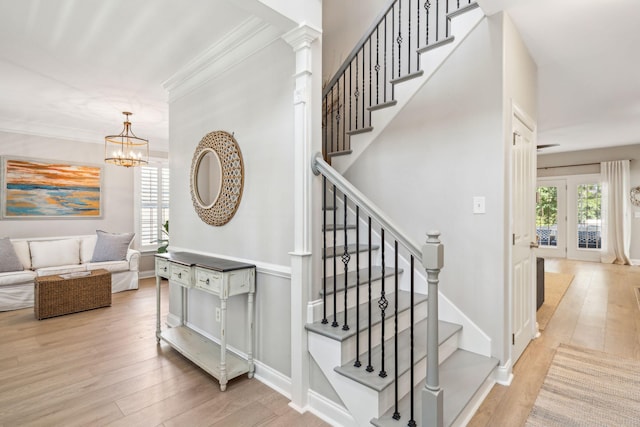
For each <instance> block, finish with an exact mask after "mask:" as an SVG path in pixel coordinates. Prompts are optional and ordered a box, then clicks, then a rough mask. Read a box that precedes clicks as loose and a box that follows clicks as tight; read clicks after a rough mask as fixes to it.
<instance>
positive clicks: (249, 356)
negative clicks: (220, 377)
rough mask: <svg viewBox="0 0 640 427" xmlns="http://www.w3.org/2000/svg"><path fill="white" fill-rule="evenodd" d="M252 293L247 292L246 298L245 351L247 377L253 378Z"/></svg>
mask: <svg viewBox="0 0 640 427" xmlns="http://www.w3.org/2000/svg"><path fill="white" fill-rule="evenodd" d="M253 295H254V292H253V291H251V292H249V295H248V297H247V299H248V307H247V310H249V313H248V317H249V318H248V323H249V351H248V352H247V356H248V359H249V360H248V361H249V378H253V373H254V371H255V366H254V364H253V339H254V327H253Z"/></svg>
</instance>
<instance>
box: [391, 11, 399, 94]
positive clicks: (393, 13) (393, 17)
mask: <svg viewBox="0 0 640 427" xmlns="http://www.w3.org/2000/svg"><path fill="white" fill-rule="evenodd" d="M395 33H396V7H395V5H394V6H393V7H392V8H391V80H393V79H394V77H395V71H394V64H395V63H396V60H395V48H394V46H393V35H394V34H395ZM398 77H400V76H398ZM391 90H393V85H391Z"/></svg>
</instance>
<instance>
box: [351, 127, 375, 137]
mask: <svg viewBox="0 0 640 427" xmlns="http://www.w3.org/2000/svg"><path fill="white" fill-rule="evenodd" d="M372 130H373V127H372V126H367V127H363V128H360V129H351V130H348V131H347V132H346V133H347V135H358V134H359V133H366V132H371V131H372Z"/></svg>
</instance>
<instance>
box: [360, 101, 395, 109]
mask: <svg viewBox="0 0 640 427" xmlns="http://www.w3.org/2000/svg"><path fill="white" fill-rule="evenodd" d="M397 103H398V101H396V100H395V99H392V100H391V101H386V102H381V103H379V104H376V105H372V106H370V107H367V110H369V111H377V110H382V109H383V108H389V107H393V106H394V105H396V104H397Z"/></svg>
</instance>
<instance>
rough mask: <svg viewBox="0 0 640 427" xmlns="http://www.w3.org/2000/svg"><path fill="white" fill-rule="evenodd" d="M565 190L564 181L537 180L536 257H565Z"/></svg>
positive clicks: (565, 184)
mask: <svg viewBox="0 0 640 427" xmlns="http://www.w3.org/2000/svg"><path fill="white" fill-rule="evenodd" d="M566 188H567V183H566V181H564V180H558V179H556V180H548V179H547V180H545V179H539V180H538V184H537V193H536V238H537V240H538V245H539V248H538V250H537V251H536V256H541V257H562V258H564V257H565V256H566V244H565V241H566V239H565V236H566V231H565V230H566V209H565V208H566V203H567V202H566Z"/></svg>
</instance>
